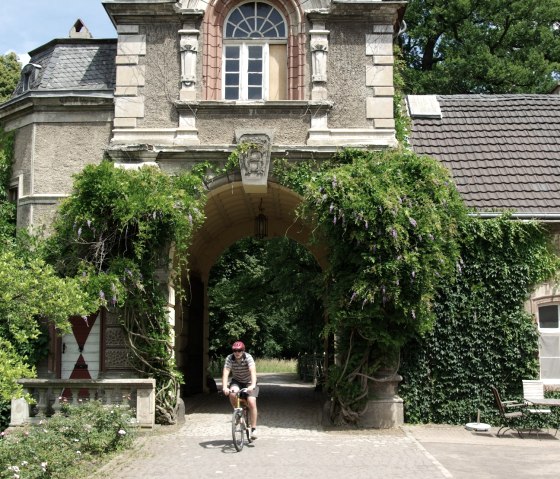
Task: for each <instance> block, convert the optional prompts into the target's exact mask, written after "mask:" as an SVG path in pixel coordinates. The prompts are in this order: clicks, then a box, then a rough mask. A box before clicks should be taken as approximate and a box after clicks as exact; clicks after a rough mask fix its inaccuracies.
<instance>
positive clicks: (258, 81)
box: [249, 73, 262, 86]
mask: <svg viewBox="0 0 560 479" xmlns="http://www.w3.org/2000/svg"><path fill="white" fill-rule="evenodd" d="M255 85H258V86H262V75H261V74H260V73H249V86H255Z"/></svg>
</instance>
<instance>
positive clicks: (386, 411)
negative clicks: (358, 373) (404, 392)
mask: <svg viewBox="0 0 560 479" xmlns="http://www.w3.org/2000/svg"><path fill="white" fill-rule="evenodd" d="M401 381H402V376H400V375H399V374H391V375H388V376H383V375H382V374H379V375H378V376H377V377H376V380H375V381H371V382H370V384H369V397H370V399H369V401H368V403H367V410H366V412H365V413H364V414H363V416H362V417H361V418H360V420H359V422H358V425H359V426H361V427H369V428H374V429H390V428H393V427H398V426H401V425H403V424H404V408H403V400H402V399H401V398H400V397H399V396H398V395H397V388H398V385H399V383H400V382H401Z"/></svg>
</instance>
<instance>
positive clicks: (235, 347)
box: [231, 341, 245, 351]
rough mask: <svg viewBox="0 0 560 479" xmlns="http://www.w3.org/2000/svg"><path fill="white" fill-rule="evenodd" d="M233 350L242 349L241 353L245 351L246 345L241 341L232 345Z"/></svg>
mask: <svg viewBox="0 0 560 479" xmlns="http://www.w3.org/2000/svg"><path fill="white" fill-rule="evenodd" d="M231 349H241V351H245V345H244V344H243V343H242V342H241V341H235V343H233V344H232V345H231Z"/></svg>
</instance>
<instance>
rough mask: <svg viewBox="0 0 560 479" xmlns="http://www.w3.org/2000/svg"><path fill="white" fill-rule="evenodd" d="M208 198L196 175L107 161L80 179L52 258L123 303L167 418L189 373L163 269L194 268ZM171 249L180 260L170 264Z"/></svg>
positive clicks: (127, 326)
mask: <svg viewBox="0 0 560 479" xmlns="http://www.w3.org/2000/svg"><path fill="white" fill-rule="evenodd" d="M204 200H205V196H204V194H203V190H202V180H201V178H200V176H197V175H196V174H192V173H185V174H182V175H179V176H169V175H166V174H164V173H162V172H161V171H160V170H158V169H156V168H141V169H140V170H137V171H127V170H123V169H120V168H115V167H114V165H113V164H112V163H110V162H109V161H104V162H102V163H101V164H100V165H90V166H87V167H86V168H85V169H84V170H83V171H82V172H81V173H80V174H79V175H77V176H76V179H75V183H74V191H73V193H72V195H71V196H70V197H69V198H68V199H67V200H66V201H64V202H63V204H62V205H61V207H60V209H59V215H58V218H57V220H56V221H55V224H54V229H55V233H54V234H53V236H52V237H51V240H50V243H49V245H50V247H49V258H50V260H51V261H52V263H53V264H55V266H56V268H57V270H58V271H59V272H60V273H61V274H63V275H64V276H66V277H75V278H78V280H79V281H80V283H81V285H82V288H83V289H84V290H86V291H87V292H88V293H89V294H90V296H91V297H95V298H99V300H100V301H101V303H102V304H103V305H105V306H107V307H109V308H113V307H114V308H117V310H116V312H117V313H118V314H119V317H120V318H121V324H122V325H123V328H124V330H125V333H126V334H125V336H126V339H127V342H128V346H129V348H130V351H131V353H132V355H133V365H134V366H135V367H136V369H137V370H138V372H139V373H141V374H142V375H144V376H148V377H154V378H155V379H156V383H157V392H156V408H157V414H156V419H157V420H158V422H160V423H172V422H174V421H175V409H176V405H177V399H178V383H179V382H180V380H181V376H180V374H179V373H178V371H177V369H176V366H175V362H174V358H173V350H172V346H171V343H170V340H171V338H172V333H173V332H172V330H171V326H170V324H169V321H168V318H167V312H166V306H167V302H166V299H165V298H164V296H163V294H162V291H161V290H160V285H159V281H158V276H157V272H158V270H161V269H163V270H164V271H165V272H167V270H168V268H174V269H175V274H176V275H177V277H180V275H181V273H182V272H183V271H185V270H186V264H187V249H188V246H189V244H190V241H191V238H192V233H193V231H194V229H195V228H196V227H197V226H198V225H200V224H201V223H202V222H203V221H204V213H203V207H204ZM170 247H173V249H174V253H175V260H176V262H175V264H174V265H169V264H168V263H169V260H168V254H169V248H170ZM175 286H176V287H177V288H178V293H179V295H180V294H181V291H180V289H179V286H180V285H175Z"/></svg>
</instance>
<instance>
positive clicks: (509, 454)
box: [93, 375, 560, 479]
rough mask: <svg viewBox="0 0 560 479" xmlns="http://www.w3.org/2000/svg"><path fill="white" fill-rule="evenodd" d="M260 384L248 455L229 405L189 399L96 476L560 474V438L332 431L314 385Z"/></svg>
mask: <svg viewBox="0 0 560 479" xmlns="http://www.w3.org/2000/svg"><path fill="white" fill-rule="evenodd" d="M259 385H260V386H261V388H260V389H261V394H260V397H259V427H258V430H259V439H258V440H257V441H255V442H254V443H253V444H251V445H250V446H246V447H245V448H244V449H243V451H242V452H241V453H237V452H236V451H235V449H234V448H233V445H232V442H231V423H230V415H231V410H230V406H229V403H228V401H227V399H226V398H224V397H222V396H219V395H217V394H213V395H207V396H202V395H201V396H197V397H194V398H190V399H189V400H188V401H187V402H186V407H187V414H186V416H185V423H184V424H182V425H179V426H172V427H161V428H156V430H155V431H154V432H152V433H150V434H147V435H145V436H143V437H142V438H141V439H140V440H139V441H138V444H137V446H136V447H135V448H134V449H133V450H132V451H128V452H126V453H125V454H123V455H121V456H118V457H117V458H115V459H114V460H113V461H111V462H110V463H109V464H107V465H106V466H105V467H103V468H102V469H101V470H100V471H99V472H97V473H96V474H95V475H94V476H93V477H104V478H110V479H112V478H114V479H133V478H134V479H135V478H166V479H175V478H193V479H195V478H196V479H198V478H200V479H206V478H217V477H218V478H219V477H224V476H228V475H242V476H245V475H247V476H249V477H255V478H263V479H265V478H274V479H277V478H278V476H279V475H282V476H287V477H289V478H310V477H311V478H313V477H314V476H316V477H317V478H321V479H331V478H332V479H335V478H336V479H346V478H348V479H354V478H367V479H374V478H383V479H390V478H403V477H404V478H409V477H410V478H414V479H424V478H426V479H427V478H430V479H438V478H452V477H453V478H467V477H469V478H471V477H477V478H502V477H503V478H506V477H507V478H512V479H517V478H521V477H523V478H526V477H540V478H543V477H560V434H559V437H558V438H555V437H553V436H552V435H547V434H545V435H541V436H540V438H537V437H536V436H535V437H528V438H526V439H519V438H518V437H516V436H511V437H506V438H496V437H495V434H494V432H490V433H472V432H469V431H466V430H465V429H464V428H462V427H457V426H404V427H402V428H396V429H393V430H359V431H357V430H337V429H325V428H323V427H322V426H321V410H322V403H323V398H322V396H321V395H320V394H319V393H316V392H315V391H314V389H313V387H312V386H311V385H309V384H306V383H301V382H300V381H298V380H297V378H296V377H295V376H293V375H259ZM553 432H554V431H553Z"/></svg>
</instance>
